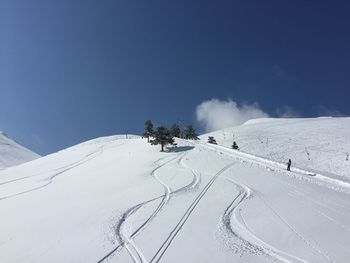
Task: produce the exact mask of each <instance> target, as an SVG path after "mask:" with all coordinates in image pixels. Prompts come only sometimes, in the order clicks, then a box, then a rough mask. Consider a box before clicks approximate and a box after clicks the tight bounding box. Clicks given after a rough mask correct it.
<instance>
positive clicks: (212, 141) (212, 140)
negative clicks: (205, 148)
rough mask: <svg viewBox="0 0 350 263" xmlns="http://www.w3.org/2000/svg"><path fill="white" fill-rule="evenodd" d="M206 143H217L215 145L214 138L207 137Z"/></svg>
mask: <svg viewBox="0 0 350 263" xmlns="http://www.w3.org/2000/svg"><path fill="white" fill-rule="evenodd" d="M208 143H211V144H217V143H216V140H215V139H214V136H209V137H208Z"/></svg>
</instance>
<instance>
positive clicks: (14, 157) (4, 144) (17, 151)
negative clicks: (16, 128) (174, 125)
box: [0, 131, 40, 169]
mask: <svg viewBox="0 0 350 263" xmlns="http://www.w3.org/2000/svg"><path fill="white" fill-rule="evenodd" d="M39 157H40V155H38V154H36V153H34V152H32V151H31V150H29V149H27V148H25V147H23V146H22V145H20V144H19V143H17V142H15V141H14V140H12V139H11V138H9V137H8V136H7V135H6V134H5V133H4V132H2V131H0V169H5V168H8V167H11V166H15V165H19V164H22V163H25V162H28V161H32V160H34V159H37V158H39Z"/></svg>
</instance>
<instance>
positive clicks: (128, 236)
mask: <svg viewBox="0 0 350 263" xmlns="http://www.w3.org/2000/svg"><path fill="white" fill-rule="evenodd" d="M186 155H187V152H185V153H180V154H178V155H177V156H176V157H174V158H171V159H170V160H167V161H165V162H164V163H162V164H160V165H158V167H157V168H155V169H154V170H153V171H152V172H151V175H152V176H153V177H154V178H155V179H156V180H157V181H158V182H159V183H160V184H161V185H162V186H163V188H164V195H162V196H159V197H156V198H153V199H150V200H148V201H145V202H142V203H140V204H137V205H135V206H133V207H131V208H129V209H128V210H127V211H126V212H124V213H123V214H122V216H121V218H120V219H119V221H118V223H117V227H116V236H117V240H118V242H119V245H118V246H117V247H115V248H114V249H113V250H112V251H110V252H109V253H108V254H107V255H105V256H104V257H103V258H102V259H100V260H99V261H98V263H100V262H104V261H107V260H110V259H111V258H112V257H113V256H114V254H115V253H116V252H117V251H119V249H121V248H122V247H125V248H126V249H127V251H128V253H129V254H130V256H131V258H132V259H133V261H134V262H141V263H143V262H148V261H147V260H146V258H145V256H144V255H143V254H142V252H141V251H140V249H138V248H137V247H136V245H135V243H134V242H133V238H134V237H135V236H136V235H138V234H140V233H141V232H142V231H143V230H144V229H145V228H146V227H147V226H148V225H149V224H150V223H151V221H152V220H153V219H154V218H155V217H156V216H157V214H158V213H159V212H160V211H161V210H162V209H163V207H164V206H165V205H166V204H167V203H168V201H169V200H170V197H171V196H172V195H175V194H178V193H181V192H185V191H188V190H191V189H194V188H196V187H197V186H198V185H199V183H200V180H201V179H200V178H201V176H200V174H199V173H198V172H196V171H195V170H193V169H190V168H189V167H187V166H186V165H184V163H183V158H184V157H185V156H186ZM168 158H169V156H166V157H163V158H160V159H158V160H157V161H155V164H158V163H159V162H161V161H163V160H166V159H168ZM176 159H177V162H176V164H177V165H178V166H179V168H185V169H190V170H191V173H192V175H193V179H192V181H191V182H190V183H189V184H188V185H185V186H183V187H181V188H179V189H177V190H175V191H172V190H171V188H170V187H169V186H168V185H167V184H166V183H164V182H163V181H162V180H161V179H160V178H159V177H158V175H157V171H158V170H159V169H161V168H162V167H164V166H165V165H167V164H169V163H171V162H172V161H174V160H176ZM158 199H162V200H161V202H160V203H159V205H158V206H157V208H156V209H155V210H154V211H153V212H152V214H151V215H150V216H149V217H148V218H147V219H146V220H145V221H144V222H143V223H142V224H141V226H139V227H138V228H137V229H136V230H135V231H132V230H131V227H132V222H130V223H129V229H128V230H129V233H125V228H126V226H125V225H126V222H127V220H128V219H129V218H130V217H131V216H132V215H135V214H136V213H137V211H138V210H139V209H140V208H142V207H143V206H145V205H147V204H148V203H150V202H153V201H156V200H158Z"/></svg>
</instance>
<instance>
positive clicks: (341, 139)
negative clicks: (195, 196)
mask: <svg viewBox="0 0 350 263" xmlns="http://www.w3.org/2000/svg"><path fill="white" fill-rule="evenodd" d="M208 136H214V138H215V139H216V141H217V143H218V144H219V145H222V146H225V147H229V148H231V146H232V143H233V141H236V143H237V144H238V146H239V147H240V150H241V151H243V152H246V153H250V154H253V155H256V156H260V157H263V158H266V159H269V160H273V161H276V162H280V163H287V161H288V159H292V162H293V165H294V166H297V167H299V168H302V169H307V170H310V171H315V172H320V173H323V174H327V175H331V174H333V175H336V176H342V177H347V178H349V179H350V156H349V155H350V118H332V117H321V118H309V119H270V118H266V119H256V120H251V121H248V122H246V123H245V124H243V125H241V126H238V127H234V128H228V129H223V130H220V131H215V132H212V133H210V134H205V135H203V136H201V138H202V139H203V140H207V138H208Z"/></svg>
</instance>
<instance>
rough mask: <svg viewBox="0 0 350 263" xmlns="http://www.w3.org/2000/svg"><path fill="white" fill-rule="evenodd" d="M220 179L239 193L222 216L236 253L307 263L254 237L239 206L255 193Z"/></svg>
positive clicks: (226, 178)
mask: <svg viewBox="0 0 350 263" xmlns="http://www.w3.org/2000/svg"><path fill="white" fill-rule="evenodd" d="M220 178H221V179H224V180H228V181H230V182H231V183H233V184H234V185H235V186H236V188H237V189H238V191H239V193H238V195H237V196H236V197H235V198H234V199H233V201H232V202H231V204H230V205H229V206H228V207H227V209H226V210H225V212H224V214H223V216H222V223H223V225H224V227H225V228H226V230H227V231H228V232H229V233H230V234H231V235H232V237H233V238H234V239H235V240H234V246H235V249H234V250H235V252H236V253H242V252H247V253H251V254H254V255H258V256H264V257H265V258H266V259H267V260H270V261H274V262H303V263H305V262H307V261H305V260H303V259H301V258H298V257H296V256H293V255H291V254H288V253H286V252H283V251H281V250H279V249H277V248H275V247H273V246H271V245H269V244H267V243H266V242H264V241H262V240H261V239H259V238H258V237H257V236H256V235H254V233H252V232H251V231H250V230H249V228H248V227H247V225H246V224H245V221H244V219H243V217H242V215H241V208H240V206H242V204H243V202H244V201H246V200H248V199H250V198H252V197H253V196H254V195H253V193H254V194H256V193H255V192H254V191H253V190H252V189H250V188H249V187H247V186H246V185H244V184H241V183H238V182H236V181H234V180H232V179H231V178H228V177H223V176H220ZM231 249H232V247H231Z"/></svg>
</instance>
